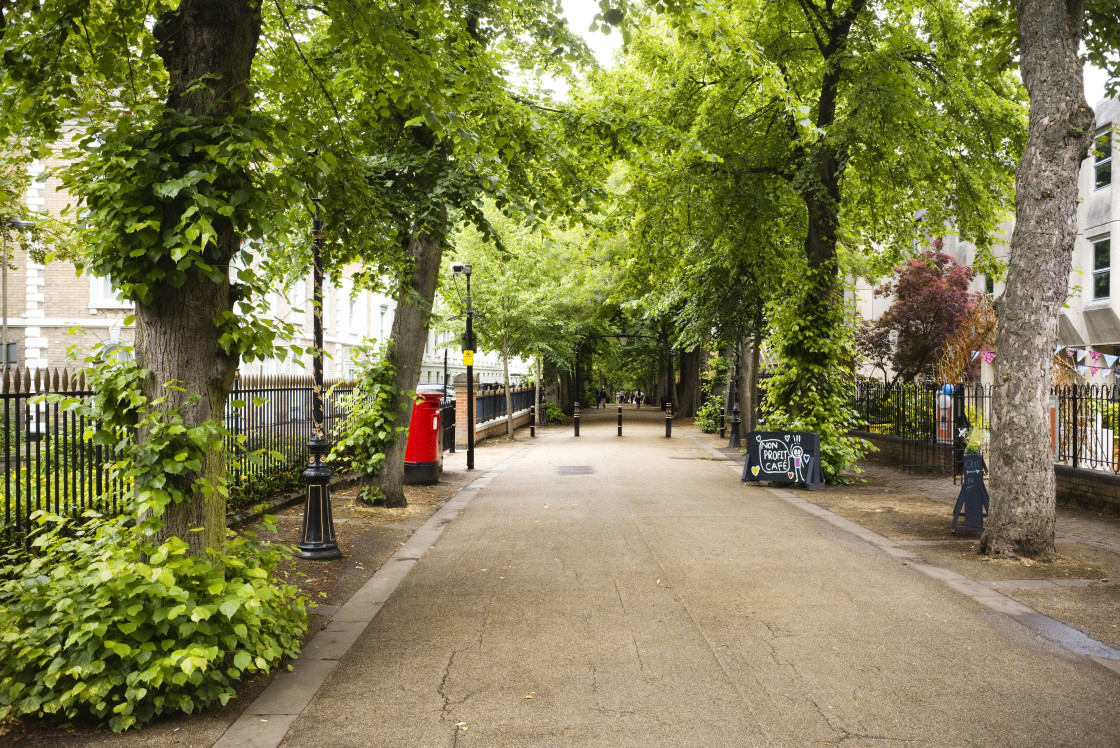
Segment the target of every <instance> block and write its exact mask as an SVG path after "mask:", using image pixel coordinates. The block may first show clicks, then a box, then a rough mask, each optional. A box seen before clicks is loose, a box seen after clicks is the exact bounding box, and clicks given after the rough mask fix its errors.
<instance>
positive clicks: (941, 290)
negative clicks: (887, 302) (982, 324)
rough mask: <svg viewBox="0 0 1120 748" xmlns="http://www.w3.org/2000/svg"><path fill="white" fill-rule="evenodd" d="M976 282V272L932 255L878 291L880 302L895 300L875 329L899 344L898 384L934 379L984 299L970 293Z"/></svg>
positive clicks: (940, 255) (927, 254)
mask: <svg viewBox="0 0 1120 748" xmlns="http://www.w3.org/2000/svg"><path fill="white" fill-rule="evenodd" d="M934 244H935V246H937V245H938V244H939V242H935V243H934ZM975 277H976V271H974V270H973V269H972V268H968V267H964V266H961V265H958V264H957V263H956V262H955V261H954V260H953V258H952V257H950V256H949V255H947V254H945V253H943V252H939V251H937V250H927V251H925V252H923V253H922V254H921V256H920V257H915V258H913V259H911V260H909V261H908V262H906V263H905V264H904V265H901V266H899V267H897V268H895V273H894V277H893V278H892V279H891V280H888V281H887V282H886V283H884V284H883V285H881V286H879V287H878V288H877V289H875V295H876V296H890V295H892V294H893V295H894V303H892V304H891V306H890V308H889V309H887V311H886V312H885V313H884V314H883V315H882V316H881V317H880V318H879V319H878V321H877V322H876V324H875V327H876V328H877V329H878V331H885V332H886V333H887V335H888V337H893V338H894V351H893V354H892V356H891V365H892V367H893V368H894V372H895V374H894V380H893V381H895V382H897V381H899V380H901V381H903V382H906V381H910V380H911V379H913V378H914V377H916V376H918V375H920V374H931V373H932V367H933V365H934V364H935V363H936V361H937V356H938V354H939V351H940V350H941V347H942V346H943V345H944V344H945V341H946V340H948V339H949V337H950V336H951V335H952V334H953V333H954V332H955V331H956V330H957V328H958V327H960V325H961V323H962V322H963V321H964V320H965V319H967V318H968V316H969V314H971V312H972V309H973V307H974V306H975V305H976V303H977V299H978V296H979V294H976V293H973V292H970V291H969V284H970V283H971V281H972V280H973V279H974V278H975ZM879 335H880V338H881V332H880V333H879ZM885 376H886V373H885V371H884V378H885Z"/></svg>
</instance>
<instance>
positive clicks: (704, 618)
mask: <svg viewBox="0 0 1120 748" xmlns="http://www.w3.org/2000/svg"><path fill="white" fill-rule="evenodd" d="M639 419H641V422H638V421H639ZM624 430H625V434H626V435H625V436H624V437H623V438H621V439H619V438H617V437H616V436H615V426H614V411H613V410H612V411H608V412H607V413H604V412H602V411H600V412H599V414H589V415H588V417H586V418H585V419H584V423H583V428H582V436H581V437H580V438H578V439H576V438H572V437H571V432H570V430H568V429H564V430H560V429H559V427H555V426H554V427H552V428H551V429H549V433H548V435H547V436H546V437H544V438H542V439H539V440H537V441H536V442H534V443H533V444H532V445H530V446H527V447H525V448H524V449H523V450H520V451H518V452H516V453H515V454H513V455H512V456H511V457H510V458H508V459H507V460H506V461H505V462H504V463H501V464H499V465H497V466H496V467H495V468H493V469H492V470H490V471H488V472H487V473H486V474H485V475H483V476H481V477H480V479H479V480H478V481H476V482H475V483H474V484H472V485H471V486H469V487H468V488H467V489H466V490H464V491H463V492H462V493H461V494H460V495H459V497H457V498H456V499H454V500H452V501H451V502H448V504H447V505H445V507H444V508H443V509H441V510H440V512H438V513H437V514H436V515H435V516H434V517H433V518H432V520H431V521H429V523H428V524H427V525H425V527H424V528H422V529H421V530H419V531H417V533H416V535H414V536H413V538H412V540H410V541H409V542H408V543H406V544H405V546H403V547H402V549H401V551H399V552H398V554H397V555H396V556H395V557H394V559H393V560H391V561H390V562H389V563H387V564H386V565H385V566H384V567H383V568H382V569H381V570H380V571H379V572H378V574H377V575H376V576H375V577H374V578H373V579H371V580H370V582H369V583H368V584H367V586H366V587H365V588H363V590H362V591H360V592H359V593H358V594H357V595H355V597H354V598H353V599H352V600H351V602H350V603H347V604H346V605H344V606H343V607H342V609H340V611H339V614H338V616H336V618H335V621H333V622H332V624H331V628H329V629H328V630H325V631H324V632H323V633H322V634H321V635H320V637H319V638H317V639H316V641H315V642H314V643H313V646H310V647H308V649H307V650H306V651H305V653H304V655H302V656H301V657H300V659H299V661H298V662H297V663H296V666H295V672H294V673H291V674H288V675H285V676H281V677H280V678H278V679H277V680H276V681H275V682H274V684H273V686H272V687H270V688H269V689H268V690H267V691H266V692H265V693H264V694H263V695H262V697H261V699H260V700H258V702H257V703H255V704H254V705H252V706H250V708H249V709H248V710H247V711H246V713H245V715H244V716H243V717H242V719H241V720H239V721H238V723H237V724H235V725H234V727H233V728H231V730H230V732H228V733H227V734H226V736H225V738H223V740H222V741H220V742H219V743H218V745H230V746H239V747H246V748H249V747H251V746H258V745H259V746H265V745H268V746H274V745H277V744H280V745H283V746H292V747H295V746H299V747H300V748H312V747H314V746H331V747H332V748H334V747H337V746H462V747H466V746H585V745H586V746H611V748H618V747H621V746H643V747H646V746H768V745H776V746H785V745H789V746H803V745H840V744H844V745H846V746H872V745H875V746H879V745H927V746H968V745H976V746H981V745H983V746H990V745H997V744H998V745H1002V746H1036V745H1038V746H1040V745H1047V746H1049V745H1118V744H1120V720H1117V719H1116V716H1115V715H1116V714H1118V713H1120V674H1118V673H1117V672H1115V671H1114V670H1112V669H1109V667H1107V666H1108V665H1113V666H1114V665H1115V663H1114V662H1112V661H1109V660H1108V658H1109V657H1115V656H1120V653H1116V652H1115V651H1104V650H1099V649H1094V648H1093V645H1092V642H1091V640H1090V641H1089V642H1088V643H1085V642H1081V644H1080V649H1078V647H1077V646H1075V647H1073V650H1074V651H1071V649H1070V648H1067V647H1063V646H1059V645H1057V644H1055V643H1053V642H1052V641H1051V640H1050V639H1048V638H1046V637H1044V636H1041V635H1040V634H1039V633H1038V632H1039V630H1040V627H1039V626H1037V625H1033V624H1034V623H1038V621H1037V620H1036V619H1033V618H1030V616H1029V613H1024V610H1026V611H1030V609H1029V608H1024V606H1019V607H1016V606H1017V605H1018V604H1010V605H1009V604H1006V603H1005V602H1003V601H1006V602H1007V603H1013V601H1010V600H1009V599H1007V598H1003V597H1002V596H1001V595H999V593H997V592H995V591H993V590H991V589H989V588H983V589H975V588H974V587H972V586H970V585H969V584H968V582H969V580H967V579H964V578H955V577H954V576H953V575H952V574H951V573H949V574H943V573H941V572H944V571H947V570H941V572H939V571H938V568H939V567H933V566H930V565H925V566H926V567H927V568H919V567H922V566H923V565H922V564H918V563H914V562H913V560H912V559H913V557H912V556H910V555H909V551H907V550H906V549H905V548H902V547H899V546H897V544H893V543H891V542H890V541H886V540H885V539H883V538H881V537H880V536H876V535H875V534H874V533H869V532H867V531H865V530H863V529H862V528H859V526H858V525H854V524H853V523H850V522H847V520H843V519H841V518H838V517H836V515H833V514H831V513H830V512H828V511H827V510H825V509H821V508H820V507H817V506H816V505H813V504H809V503H808V502H805V501H803V500H802V498H801V497H802V496H803V494H801V493H800V492H797V491H789V490H777V489H770V488H762V487H757V486H742V485H741V484H739V482H738V477H737V470H735V468H734V464H733V463H730V462H727V461H722V460H721V459H719V458H720V455H718V453H716V452H714V450H712V449H711V448H710V447H708V446H706V445H705V444H703V443H702V442H701V441H700V440H698V439H693V438H690V437H689V435H688V433H687V432H684V431H683V430H681V429H677V430H675V432H674V438H673V439H672V440H667V439H665V438H664V421H663V419H662V418H661V417H660V413H658V412H657V411H652V412H650V411H642V412H639V413H634V412H633V411H629V410H628V411H627V423H626V426H625V427H624ZM957 577H959V575H957ZM973 584H975V583H973ZM976 587H980V586H979V585H976ZM962 593H963V594H962ZM1035 615H1036V616H1037V614H1035ZM1047 620H1049V619H1047ZM1106 649H1107V648H1106ZM1078 651H1080V652H1088V653H1091V654H1092V653H1095V654H1096V655H1098V659H1093V658H1092V657H1089V656H1088V655H1087V654H1079V653H1078ZM1102 664H1103V665H1105V666H1102ZM320 684H321V685H320Z"/></svg>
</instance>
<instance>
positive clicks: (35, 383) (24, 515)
mask: <svg viewBox="0 0 1120 748" xmlns="http://www.w3.org/2000/svg"><path fill="white" fill-rule="evenodd" d="M48 392H50V393H60V394H63V395H67V396H70V397H76V398H84V397H88V396H90V395H92V394H93V393H92V392H90V391H88V390H87V389H86V382H85V379H84V377H82V376H80V375H79V376H76V377H75V376H72V375H71V374H70V373H69V372H67V371H61V372H60V371H58V370H55V371H54V372H48V371H42V370H38V371H30V370H27V369H16V368H14V367H3V369H2V370H0V410H2V413H3V418H4V420H3V423H4V433H3V436H2V437H0V442H2V443H0V447H3V453H2V457H3V469H4V473H3V493H2V496H3V500H4V504H3V512H2V516H0V520H2V524H0V540H3V541H9V542H10V541H11V539H12V538H13V537H14V536H15V535H17V534H20V535H21V534H23V533H25V532H26V531H27V530H28V529H29V520H30V516H31V514H32V513H33V512H36V511H40V510H45V511H52V512H58V513H71V514H80V513H81V512H83V511H86V510H89V509H95V510H97V511H101V512H105V513H111V512H117V511H119V509H120V504H121V498H122V497H123V496H124V493H125V490H126V489H127V488H128V487H127V486H126V485H125V484H124V482H123V481H122V480H121V478H120V475H119V473H118V471H116V470H114V469H113V467H112V464H113V456H112V454H111V451H110V450H108V449H107V448H106V447H104V446H95V445H92V444H90V443H88V442H86V441H85V440H84V439H83V437H82V435H83V434H84V433H85V430H86V429H87V428H88V427H89V426H90V425H92V424H91V423H90V422H89V420H88V419H86V418H85V417H82V416H79V415H78V414H76V413H74V412H70V411H68V410H67V409H66V408H65V407H64V406H63V405H60V404H59V403H42V402H32V399H33V398H35V397H36V396H37V395H40V394H42V393H48Z"/></svg>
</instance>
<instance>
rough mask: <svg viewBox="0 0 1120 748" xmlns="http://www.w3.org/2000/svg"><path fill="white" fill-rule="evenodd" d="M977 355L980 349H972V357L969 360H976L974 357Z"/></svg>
mask: <svg viewBox="0 0 1120 748" xmlns="http://www.w3.org/2000/svg"><path fill="white" fill-rule="evenodd" d="M979 355H980V351H973V352H972V359H971V360H972V361H975V360H976V357H977V356H979Z"/></svg>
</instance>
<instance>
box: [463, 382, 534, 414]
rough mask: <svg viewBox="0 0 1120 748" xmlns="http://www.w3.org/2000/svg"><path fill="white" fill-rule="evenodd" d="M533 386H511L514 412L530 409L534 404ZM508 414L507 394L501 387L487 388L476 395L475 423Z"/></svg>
mask: <svg viewBox="0 0 1120 748" xmlns="http://www.w3.org/2000/svg"><path fill="white" fill-rule="evenodd" d="M533 392H534V388H532V387H511V388H510V399H511V400H512V401H513V412H514V413H519V412H521V411H523V410H528V409H529V406H530V405H532V404H533ZM505 415H506V394H505V390H504V389H502V388H501V387H498V388H497V389H487V390H484V391H482V392H479V393H478V394H477V395H475V418H474V420H475V423H486V422H487V421H493V420H494V419H495V418H504V417H505Z"/></svg>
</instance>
